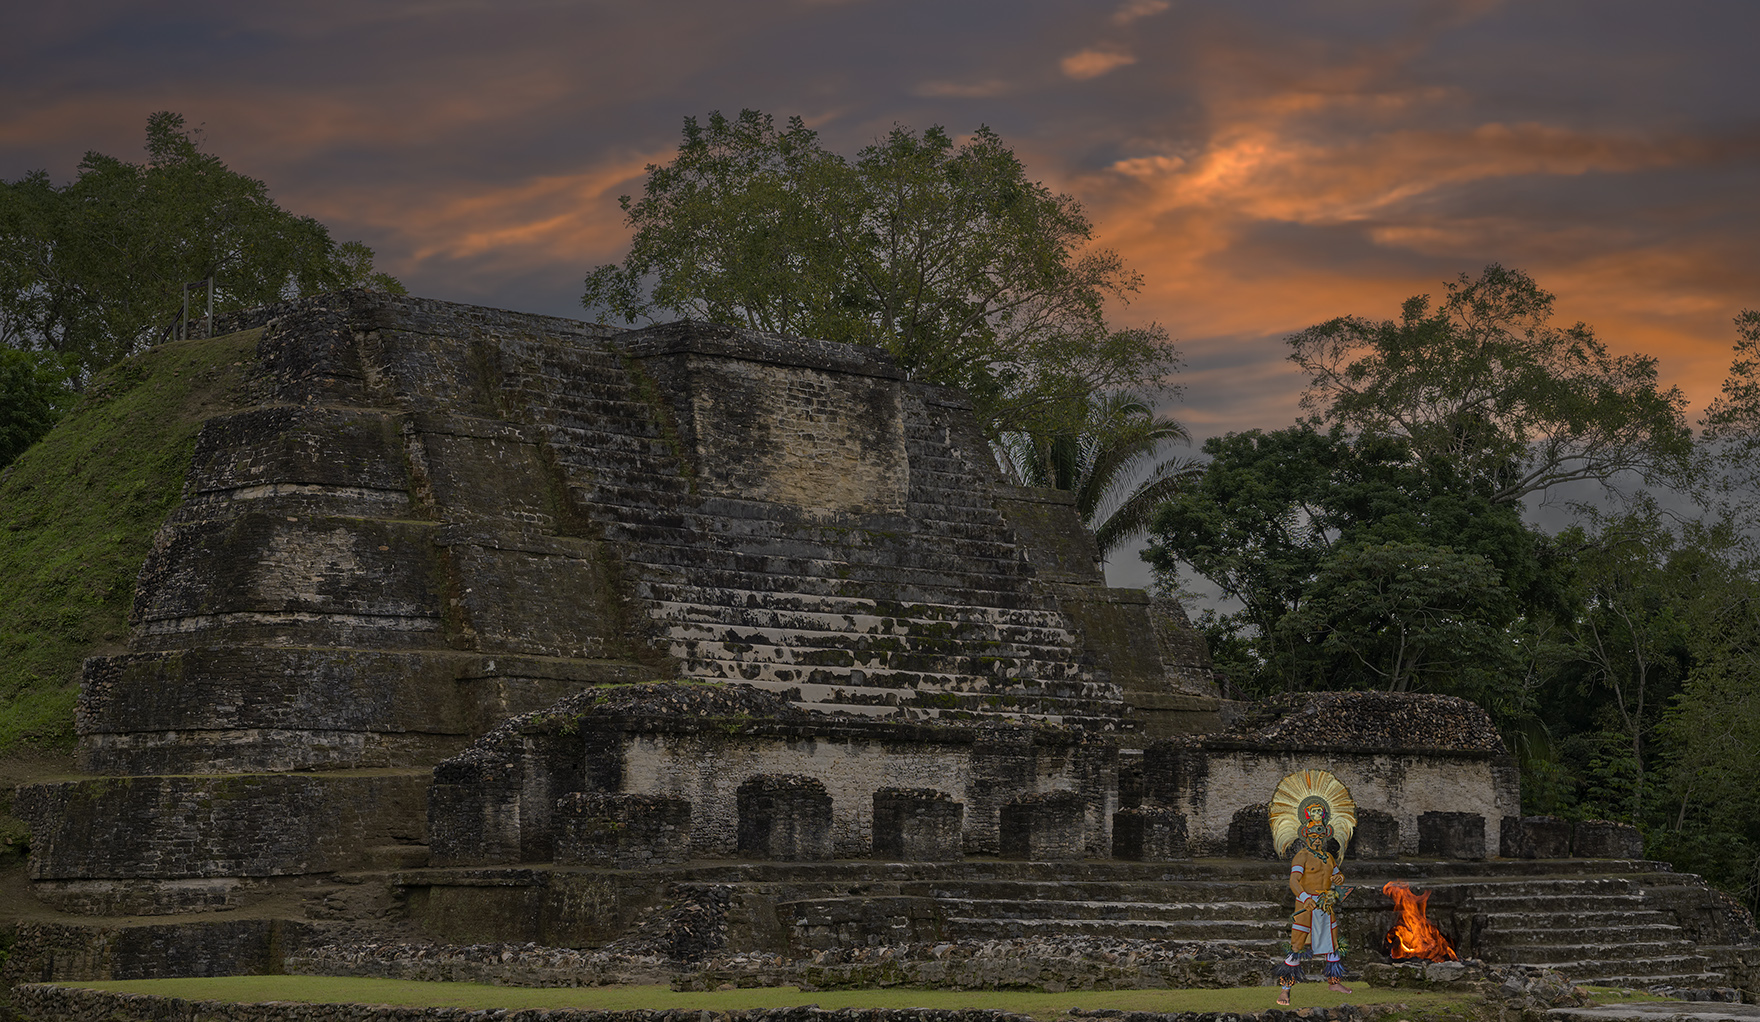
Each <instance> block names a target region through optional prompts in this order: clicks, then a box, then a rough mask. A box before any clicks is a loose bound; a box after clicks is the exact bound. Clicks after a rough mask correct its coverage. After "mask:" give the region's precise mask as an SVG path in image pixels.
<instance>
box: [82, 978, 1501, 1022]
mask: <svg viewBox="0 0 1760 1022" xmlns="http://www.w3.org/2000/svg"><path fill="white" fill-rule="evenodd" d="M65 985H68V986H80V987H90V988H93V989H97V990H114V991H118V992H123V993H134V994H154V995H158V996H163V997H182V998H186V999H189V1000H212V1001H240V1002H249V1001H305V1002H308V1003H316V1004H333V1003H353V1004H402V1005H420V1006H443V1007H459V1008H508V1009H520V1008H591V1009H598V1010H603V1011H620V1010H626V1009H632V1008H648V1009H654V1010H667V1009H685V1010H691V1011H701V1010H703V1009H708V1010H711V1011H735V1010H743V1009H749V1008H775V1007H789V1006H798V1005H809V1004H815V1005H818V1006H819V1007H821V1008H825V1009H834V1008H947V1009H952V1008H990V1009H996V1010H1000V1011H1010V1012H1016V1013H1018V1014H1023V1015H1032V1016H1034V1017H1036V1018H1058V1017H1060V1016H1062V1015H1064V1014H1065V1013H1066V1012H1067V1011H1068V1010H1069V1009H1070V1008H1072V1007H1080V1008H1082V1009H1084V1010H1089V1011H1092V1010H1094V1009H1097V1008H1119V1009H1122V1010H1125V1011H1161V1012H1173V1011H1229V1012H1248V1011H1260V1010H1263V1009H1265V1008H1269V1007H1272V1006H1273V1005H1272V1001H1273V999H1274V998H1276V996H1277V988H1276V987H1236V988H1232V989H1224V990H1086V991H1071V992H1068V993H1061V994H1047V993H1038V992H1032V991H1012V990H1003V991H997V990H915V989H905V988H899V987H892V988H888V989H884V990H826V991H818V992H815V993H802V992H801V991H799V990H797V989H795V988H794V987H763V988H757V989H746V990H726V991H714V992H706V993H676V992H674V991H672V990H671V989H669V988H667V987H663V986H620V987H561V988H543V989H537V988H531V987H498V986H486V985H484V984H480V983H418V982H413V981H410V980H396V979H350V978H341V977H334V976H225V977H218V978H214V979H141V980H126V981H117V982H109V983H70V984H65ZM1355 989H1356V992H1355V993H1352V994H1349V995H1345V994H1334V993H1329V992H1328V991H1327V990H1326V987H1325V986H1324V985H1322V984H1319V983H1307V984H1303V985H1302V986H1300V987H1298V988H1297V989H1296V997H1295V1002H1296V1003H1295V1006H1296V1007H1298V1008H1302V1007H1333V1006H1336V1005H1340V1004H1347V1003H1348V1004H1359V1005H1362V1004H1388V1005H1392V1004H1404V1005H1408V1006H1410V1007H1411V1008H1412V1009H1414V1010H1416V1011H1419V1012H1423V1013H1425V1014H1429V1013H1430V1012H1433V1011H1437V1010H1446V1009H1448V1008H1450V1007H1464V1006H1465V1005H1466V1004H1467V1003H1468V1002H1469V1001H1470V1000H1471V998H1470V997H1469V996H1468V995H1466V994H1444V993H1432V992H1427V991H1417V990H1398V989H1371V988H1369V987H1367V986H1366V985H1364V984H1361V983H1359V984H1357V986H1356V988H1355Z"/></svg>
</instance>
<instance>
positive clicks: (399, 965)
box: [287, 937, 1275, 993]
mask: <svg viewBox="0 0 1760 1022" xmlns="http://www.w3.org/2000/svg"><path fill="white" fill-rule="evenodd" d="M644 950H646V949H644ZM1274 964H1275V962H1274V961H1273V959H1272V956H1271V955H1269V954H1268V953H1266V952H1264V951H1260V950H1256V949H1243V948H1242V947H1240V946H1238V945H1234V944H1206V943H1186V944H1179V943H1168V942H1163V941H1155V940H1129V939H1119V938H1098V937H1061V938H1057V939H1035V938H1018V939H1013V940H987V941H944V942H936V943H916V944H891V945H883V946H877V947H854V948H838V949H833V950H827V951H819V952H815V953H813V954H811V955H810V956H808V957H803V958H789V957H787V956H784V955H778V954H768V953H764V952H743V953H725V952H723V953H721V954H717V955H711V956H707V957H704V958H700V959H697V960H695V961H692V962H688V963H687V962H680V961H675V960H669V959H668V958H666V957H664V956H661V955H658V954H652V953H635V954H630V953H618V952H617V951H616V950H615V949H613V950H602V951H576V950H573V949H570V948H553V947H541V946H539V945H536V944H474V945H466V946H450V945H436V944H415V943H395V942H388V943H371V942H360V943H351V944H332V945H323V946H318V947H308V948H304V949H302V950H301V951H299V952H298V953H296V954H294V955H291V956H289V957H288V959H287V971H288V972H291V973H296V974H302V975H313V976H369V977H377V978H384V979H413V980H454V981H459V982H469V983H488V984H492V985H496V986H530V987H574V986H603V985H608V984H616V983H668V982H670V983H671V984H672V987H673V989H675V990H717V989H723V988H725V989H734V988H738V987H772V986H796V987H800V988H801V989H802V990H806V991H813V990H838V989H851V988H861V987H883V986H921V987H940V988H949V989H954V990H1044V991H1047V992H1050V993H1061V992H1062V991H1065V990H1154V989H1166V988H1179V989H1210V988H1216V987H1232V986H1258V985H1263V984H1266V983H1269V982H1270V979H1271V970H1272V967H1273V965H1274Z"/></svg>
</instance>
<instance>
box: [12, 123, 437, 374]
mask: <svg viewBox="0 0 1760 1022" xmlns="http://www.w3.org/2000/svg"><path fill="white" fill-rule="evenodd" d="M146 151H147V159H146V161H145V162H144V163H131V162H128V161H126V160H122V159H118V158H116V157H113V156H106V155H104V154H102V153H97V152H88V153H87V154H86V155H85V158H84V159H83V160H81V161H80V165H79V173H78V176H77V177H76V178H75V179H74V180H73V181H72V182H70V183H68V184H66V185H56V184H55V183H53V182H52V181H51V180H50V179H49V176H48V174H47V173H45V172H43V171H34V172H32V173H29V174H26V175H25V176H24V177H22V178H20V179H19V180H17V181H11V182H0V345H4V346H6V347H12V348H19V349H25V350H38V351H49V352H54V353H56V354H57V355H59V356H60V357H61V360H62V361H63V362H64V363H65V364H67V365H68V366H69V368H70V369H72V370H73V372H74V374H75V377H76V379H77V378H83V377H84V376H85V375H87V374H89V373H91V372H92V371H95V370H96V369H99V368H102V367H103V366H105V365H108V364H110V363H112V362H114V361H116V360H117V359H120V358H122V357H123V356H125V355H127V354H129V353H130V352H131V351H134V350H137V349H138V348H140V347H142V346H144V345H146V344H151V343H153V342H155V341H159V340H163V339H166V338H167V337H168V336H169V329H170V326H171V324H172V323H173V322H174V321H175V320H176V319H177V317H178V315H179V312H180V309H181V307H182V301H183V291H182V289H183V285H184V284H186V283H191V282H195V281H201V280H204V279H206V278H208V277H213V278H214V280H215V288H216V294H215V307H216V311H226V310H232V309H239V308H249V307H252V306H256V305H261V304H264V303H267V302H271V301H275V300H278V299H281V298H284V297H288V296H289V295H297V294H311V293H315V292H318V291H324V290H330V289H334V288H340V287H351V286H353V287H369V288H377V289H381V290H388V291H394V292H399V293H401V292H402V291H403V287H402V285H400V284H399V283H398V282H397V281H396V280H395V279H394V278H392V277H390V276H388V275H386V274H384V273H379V272H376V271H374V270H373V267H372V255H373V254H372V250H371V249H369V248H367V246H365V245H363V244H361V243H360V242H348V243H345V244H342V245H338V244H337V243H336V242H334V241H333V240H332V239H331V237H330V233H329V231H328V230H326V229H325V227H324V225H323V224H320V223H319V222H318V221H316V220H314V219H312V218H311V217H305V216H298V215H296V214H293V213H290V212H288V211H286V210H284V209H282V208H281V207H280V206H278V205H276V204H275V202H274V201H273V200H272V199H270V198H269V190H268V186H267V185H265V184H264V183H263V182H262V181H259V180H257V179H256V178H252V177H247V176H246V175H243V174H240V173H237V172H236V171H233V170H230V169H228V168H227V166H226V165H225V164H224V163H223V162H221V160H220V159H219V158H218V157H216V156H213V155H211V154H208V153H205V152H203V151H202V148H201V138H200V132H199V131H195V130H189V129H186V128H185V124H184V119H183V117H182V116H180V115H178V114H175V113H170V112H163V111H162V112H160V113H155V114H153V115H152V116H151V117H149V118H148V119H147V131H146ZM205 300H206V295H205V293H204V294H203V296H202V301H203V302H205Z"/></svg>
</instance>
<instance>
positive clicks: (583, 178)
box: [318, 151, 671, 275]
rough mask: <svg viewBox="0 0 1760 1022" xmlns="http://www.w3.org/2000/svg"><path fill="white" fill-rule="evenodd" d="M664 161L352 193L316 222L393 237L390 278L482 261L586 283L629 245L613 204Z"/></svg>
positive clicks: (644, 159) (652, 158)
mask: <svg viewBox="0 0 1760 1022" xmlns="http://www.w3.org/2000/svg"><path fill="white" fill-rule="evenodd" d="M670 155H671V152H670V151H665V152H655V153H650V154H647V155H641V156H628V157H625V158H621V159H615V160H610V161H607V162H605V163H603V164H601V165H598V166H595V167H591V168H587V169H585V170H582V171H580V172H578V173H573V174H554V175H544V176H540V177H533V178H529V179H527V180H525V181H522V182H519V183H516V184H512V185H490V186H478V187H467V186H462V185H459V184H456V183H453V184H446V185H442V184H435V185H432V186H429V187H427V188H409V187H403V186H398V185H389V184H388V185H385V186H374V187H371V188H357V189H352V190H348V191H344V192H338V193H332V194H331V195H330V196H329V197H328V199H327V200H326V201H324V202H323V203H321V204H320V207H319V209H318V214H319V218H320V219H329V218H334V219H337V220H347V221H350V222H353V223H360V224H367V225H371V226H373V227H375V228H377V229H379V230H381V231H384V232H386V233H389V234H391V235H393V236H395V237H397V239H398V242H397V246H396V247H397V248H398V249H399V250H402V251H406V252H408V253H409V254H408V255H407V256H406V257H404V258H403V259H402V260H400V261H398V262H397V263H394V264H393V265H392V266H391V269H392V271H393V272H395V273H411V272H416V271H418V270H419V268H420V267H421V265H422V264H423V263H427V262H430V261H435V260H454V259H477V258H484V257H487V258H490V259H491V260H492V261H494V262H496V263H499V264H501V265H502V266H503V267H504V268H512V267H521V266H524V267H546V268H553V267H555V266H556V265H558V264H562V265H572V266H578V267H580V270H581V273H582V275H585V272H586V271H587V270H588V269H590V268H591V266H592V265H593V264H594V263H596V262H605V261H610V260H612V259H614V258H616V256H617V254H618V252H619V251H620V250H621V249H622V248H623V246H625V245H626V244H628V242H629V232H628V229H627V228H626V227H625V226H624V223H623V211H622V209H621V208H620V207H619V206H618V204H617V196H618V195H620V194H629V193H631V192H636V191H639V190H640V182H641V178H642V176H643V173H644V169H645V168H646V166H647V165H648V164H651V163H659V162H663V161H664V160H665V159H666V158H667V157H669V156H670Z"/></svg>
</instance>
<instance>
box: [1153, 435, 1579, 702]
mask: <svg viewBox="0 0 1760 1022" xmlns="http://www.w3.org/2000/svg"><path fill="white" fill-rule="evenodd" d="M1204 450H1205V452H1206V453H1207V454H1209V455H1210V458H1211V460H1210V463H1209V465H1208V466H1207V467H1206V469H1205V471H1204V474H1203V476H1202V478H1201V479H1199V480H1198V481H1197V482H1196V484H1195V485H1193V486H1191V487H1190V488H1189V489H1188V490H1186V491H1185V492H1183V493H1181V494H1179V495H1178V496H1176V497H1175V498H1173V499H1172V500H1171V501H1168V502H1166V503H1164V504H1163V505H1162V506H1161V509H1160V510H1159V512H1158V513H1157V514H1156V516H1155V519H1154V524H1153V533H1152V535H1153V542H1152V543H1151V545H1150V548H1149V550H1148V551H1146V552H1145V554H1144V558H1145V559H1146V560H1148V561H1149V562H1150V563H1151V564H1152V565H1154V566H1155V567H1156V568H1157V569H1158V570H1159V571H1161V572H1162V573H1163V574H1164V575H1165V574H1173V573H1176V572H1177V571H1178V569H1179V567H1180V566H1181V565H1184V566H1187V567H1189V568H1190V569H1191V570H1194V571H1196V572H1197V573H1198V574H1200V575H1202V576H1204V577H1205V578H1207V579H1209V580H1210V581H1211V582H1212V583H1213V584H1214V585H1216V586H1217V587H1219V588H1220V589H1221V590H1222V592H1223V593H1224V594H1225V595H1226V596H1229V597H1232V598H1234V599H1235V600H1238V601H1239V602H1240V604H1241V610H1239V611H1238V612H1235V613H1233V614H1230V615H1225V616H1222V617H1220V618H1212V620H1211V622H1210V630H1211V635H1212V640H1213V641H1212V656H1213V657H1215V658H1217V659H1219V660H1220V661H1224V662H1226V663H1228V664H1229V667H1230V669H1232V671H1233V672H1234V674H1235V681H1236V682H1237V684H1241V685H1243V686H1244V687H1245V688H1247V689H1248V690H1251V691H1254V692H1257V693H1260V694H1264V693H1269V692H1272V691H1277V690H1284V689H1297V688H1382V689H1388V690H1394V691H1408V690H1428V691H1435V692H1443V693H1447V694H1451V695H1462V696H1466V697H1468V698H1472V699H1475V700H1477V701H1479V702H1480V703H1481V704H1484V705H1486V706H1487V708H1488V709H1491V710H1492V711H1493V712H1494V713H1499V714H1500V716H1503V717H1506V718H1507V717H1509V716H1510V715H1512V714H1515V713H1517V712H1518V707H1519V704H1520V699H1519V696H1518V695H1517V693H1516V691H1515V687H1516V682H1515V680H1514V679H1515V676H1516V669H1515V666H1516V665H1515V663H1514V661H1513V660H1512V657H1513V656H1514V649H1513V647H1512V645H1511V644H1510V643H1508V642H1507V641H1504V640H1503V638H1502V630H1503V629H1506V628H1508V627H1510V626H1512V625H1513V624H1514V623H1515V622H1517V621H1518V619H1520V618H1521V617H1522V616H1523V615H1525V614H1533V613H1538V612H1541V611H1542V610H1543V609H1544V608H1547V607H1549V606H1552V605H1554V604H1556V602H1557V599H1558V595H1559V589H1560V579H1559V577H1558V571H1557V564H1556V559H1555V558H1554V557H1553V555H1552V552H1551V550H1550V547H1549V544H1548V542H1547V540H1546V538H1545V537H1544V536H1542V535H1540V534H1539V533H1537V532H1535V531H1534V530H1532V529H1530V528H1528V526H1527V525H1526V524H1524V523H1523V522H1522V520H1521V515H1520V510H1519V509H1518V508H1516V507H1512V506H1509V505H1502V504H1497V503H1494V502H1493V501H1492V500H1491V499H1490V497H1489V496H1487V495H1486V494H1484V493H1483V492H1477V491H1475V490H1474V489H1473V488H1471V487H1463V486H1460V485H1458V481H1457V480H1456V479H1455V478H1454V477H1453V475H1452V474H1451V473H1449V472H1447V471H1446V470H1445V467H1443V466H1429V465H1422V464H1417V463H1415V462H1414V460H1413V457H1412V452H1411V449H1410V447H1409V446H1408V445H1407V443H1406V441H1405V440H1403V439H1401V438H1393V437H1386V436H1369V437H1359V438H1355V439H1353V438H1351V437H1350V436H1348V435H1347V434H1346V433H1345V432H1344V430H1343V429H1342V428H1340V427H1337V426H1334V427H1332V428H1331V429H1329V430H1327V431H1326V432H1321V431H1320V430H1319V429H1318V428H1317V427H1315V425H1314V424H1312V423H1303V424H1298V425H1296V426H1293V427H1290V428H1288V429H1284V430H1278V431H1275V432H1271V433H1265V432H1262V431H1258V430H1255V431H1252V432H1249V433H1240V434H1231V435H1229V436H1226V437H1217V438H1213V439H1211V440H1209V441H1207V442H1206V443H1205V445H1204Z"/></svg>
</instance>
